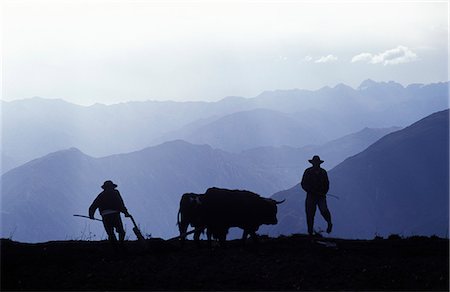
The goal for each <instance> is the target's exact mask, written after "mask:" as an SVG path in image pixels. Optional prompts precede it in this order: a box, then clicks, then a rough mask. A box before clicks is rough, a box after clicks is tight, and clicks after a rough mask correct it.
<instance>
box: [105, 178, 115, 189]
mask: <svg viewBox="0 0 450 292" xmlns="http://www.w3.org/2000/svg"><path fill="white" fill-rule="evenodd" d="M115 188H117V185H116V184H115V183H113V182H112V181H110V180H107V181H105V182H104V183H103V185H102V189H104V190H105V189H115Z"/></svg>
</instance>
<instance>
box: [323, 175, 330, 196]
mask: <svg viewBox="0 0 450 292" xmlns="http://www.w3.org/2000/svg"><path fill="white" fill-rule="evenodd" d="M323 180H324V183H323V194H324V195H326V194H327V193H328V190H329V189H330V181H329V180H328V174H327V171H326V170H323Z"/></svg>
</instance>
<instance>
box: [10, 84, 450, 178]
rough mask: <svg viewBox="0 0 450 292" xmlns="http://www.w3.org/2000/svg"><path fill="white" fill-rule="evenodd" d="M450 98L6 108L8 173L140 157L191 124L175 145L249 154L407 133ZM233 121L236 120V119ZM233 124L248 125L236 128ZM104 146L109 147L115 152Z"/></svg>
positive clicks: (362, 93)
mask: <svg viewBox="0 0 450 292" xmlns="http://www.w3.org/2000/svg"><path fill="white" fill-rule="evenodd" d="M447 97H448V82H446V83H435V84H429V85H420V84H413V85H410V86H408V87H403V86H402V85H400V84H398V83H395V82H388V83H385V82H373V81H364V82H363V83H362V84H361V86H360V87H359V88H358V89H352V88H351V87H348V86H346V85H343V84H339V85H337V86H335V87H333V88H330V87H324V88H322V89H319V90H316V91H309V90H297V89H294V90H277V91H267V92H264V93H262V94H260V95H258V96H256V97H254V98H242V97H228V98H225V99H223V100H220V101H218V102H170V101H167V102H157V101H147V102H128V103H120V104H115V105H109V106H106V105H100V104H96V105H93V106H88V107H85V106H78V105H74V104H70V103H67V102H64V101H62V100H48V99H43V98H32V99H26V100H20V101H14V102H3V101H2V122H3V128H2V157H5V163H4V165H3V167H2V172H5V171H7V170H9V169H10V168H12V167H15V166H18V165H19V164H22V163H24V162H26V161H29V160H31V159H34V158H37V157H41V156H43V155H46V154H48V153H50V152H54V151H58V150H61V149H67V148H70V147H76V148H78V149H80V150H82V151H83V152H84V153H87V154H89V155H93V156H105V155H110V154H115V153H124V152H130V151H136V150H139V149H143V148H145V147H148V146H151V145H156V144H159V143H161V142H164V141H167V140H164V139H161V137H165V136H166V135H168V133H171V132H172V133H173V132H174V131H177V130H179V129H182V128H183V127H185V126H186V125H188V124H190V126H189V127H187V128H186V130H188V132H187V133H184V132H183V131H181V132H180V131H178V132H176V133H179V136H173V135H169V136H168V137H169V140H173V139H174V138H177V139H178V138H183V137H188V136H189V135H188V133H192V134H193V136H192V139H193V141H203V140H204V141H207V142H211V143H214V145H215V146H216V147H219V148H221V147H224V149H241V150H242V149H248V148H253V147H257V146H264V145H265V146H277V145H280V144H277V143H294V144H287V146H300V145H301V144H298V143H300V142H301V143H305V142H304V141H305V140H307V139H304V138H303V137H302V138H298V137H299V136H303V133H305V134H307V135H309V134H311V133H321V135H320V136H319V137H316V136H317V135H312V134H311V136H310V138H311V140H312V143H314V142H324V141H326V140H323V138H324V137H326V139H327V140H331V139H337V138H339V137H341V136H343V135H346V134H349V133H352V132H356V131H358V130H360V129H361V128H363V127H376V128H384V127H391V126H393V125H396V126H406V125H408V124H410V123H412V122H414V121H416V120H418V119H420V118H423V117H425V116H427V115H429V114H431V113H433V112H435V111H438V110H443V109H445V108H447V107H448V100H447ZM257 109H266V110H271V111H275V112H279V113H276V114H275V117H272V115H270V114H269V115H261V113H259V114H258V111H255V112H253V110H257ZM239 112H241V113H240V114H239ZM255 113H256V114H255ZM266 113H267V112H266ZM232 114H235V116H229V115H232ZM286 114H287V115H288V116H286ZM248 115H250V117H248ZM283 115H284V116H283ZM227 116H228V117H227ZM245 116H247V118H246V117H245ZM233 117H234V118H242V119H241V120H240V122H233V121H232V118H233ZM292 118H293V119H295V120H297V122H293V121H292ZM271 120H273V121H274V122H273V125H272V124H271ZM196 121H199V122H197V123H196ZM256 121H260V122H261V123H263V124H264V125H266V126H267V129H266V131H267V135H264V136H263V134H264V131H263V130H262V129H260V130H258V129H256V130H257V131H255V132H253V130H254V129H255V126H256V125H255V123H256ZM209 123H211V124H210V125H208V124H209ZM276 124H279V125H282V126H286V127H287V128H288V129H291V130H292V131H293V130H295V129H296V128H299V129H301V133H302V135H297V137H293V136H292V135H291V134H290V132H289V131H286V134H289V135H290V137H282V138H277V137H279V136H280V135H278V133H277V132H276V131H274V130H273V129H274V128H275V126H276ZM225 130H226V131H228V132H226V133H225ZM214 131H217V132H216V133H215V132H214ZM250 132H251V133H254V134H255V137H251V138H255V139H254V141H255V142H257V143H255V144H253V145H248V143H249V142H251V141H252V139H250V138H249V139H242V142H243V143H244V144H243V145H239V141H240V140H241V139H240V138H242V137H240V136H238V134H239V135H243V134H245V133H250ZM274 132H275V133H274ZM218 133H223V134H224V137H230V139H232V140H234V141H235V142H234V143H233V144H232V145H230V144H229V143H230V140H229V139H225V138H221V137H218V136H217V135H218ZM258 133H259V136H258V135H256V134H258ZM308 133H309V134H308ZM194 134H195V135H194ZM214 134H217V135H216V136H215V135H214ZM233 134H234V135H233ZM272 134H274V135H275V134H276V135H275V136H272V137H271V136H270V135H272ZM277 135H278V136H277ZM118 137H120V138H118ZM271 138H277V139H273V141H276V143H274V144H271V145H267V144H266V143H268V141H270V139H271ZM314 139H317V140H314ZM102 141H109V142H108V145H107V146H105V145H104V143H103V142H102ZM221 143H224V145H220V144H221ZM310 143H311V142H309V143H308V144H310ZM6 158H7V159H9V161H6Z"/></svg>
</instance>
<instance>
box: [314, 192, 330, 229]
mask: <svg viewBox="0 0 450 292" xmlns="http://www.w3.org/2000/svg"><path fill="white" fill-rule="evenodd" d="M318 205H319V210H320V214H322V217H323V218H324V219H325V221H327V223H328V227H327V233H330V232H331V229H332V228H333V224H332V223H331V213H330V210H328V206H327V198H326V196H320V198H319V200H318Z"/></svg>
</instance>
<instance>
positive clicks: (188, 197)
mask: <svg viewBox="0 0 450 292" xmlns="http://www.w3.org/2000/svg"><path fill="white" fill-rule="evenodd" d="M201 206H202V195H199V194H194V193H186V194H183V196H182V197H181V200H180V209H179V211H178V218H177V224H178V226H179V228H180V232H181V231H182V230H184V232H186V229H187V227H188V225H189V224H190V225H192V226H196V225H199V224H201V222H200V221H201V219H200V211H199V209H200V208H201Z"/></svg>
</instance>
